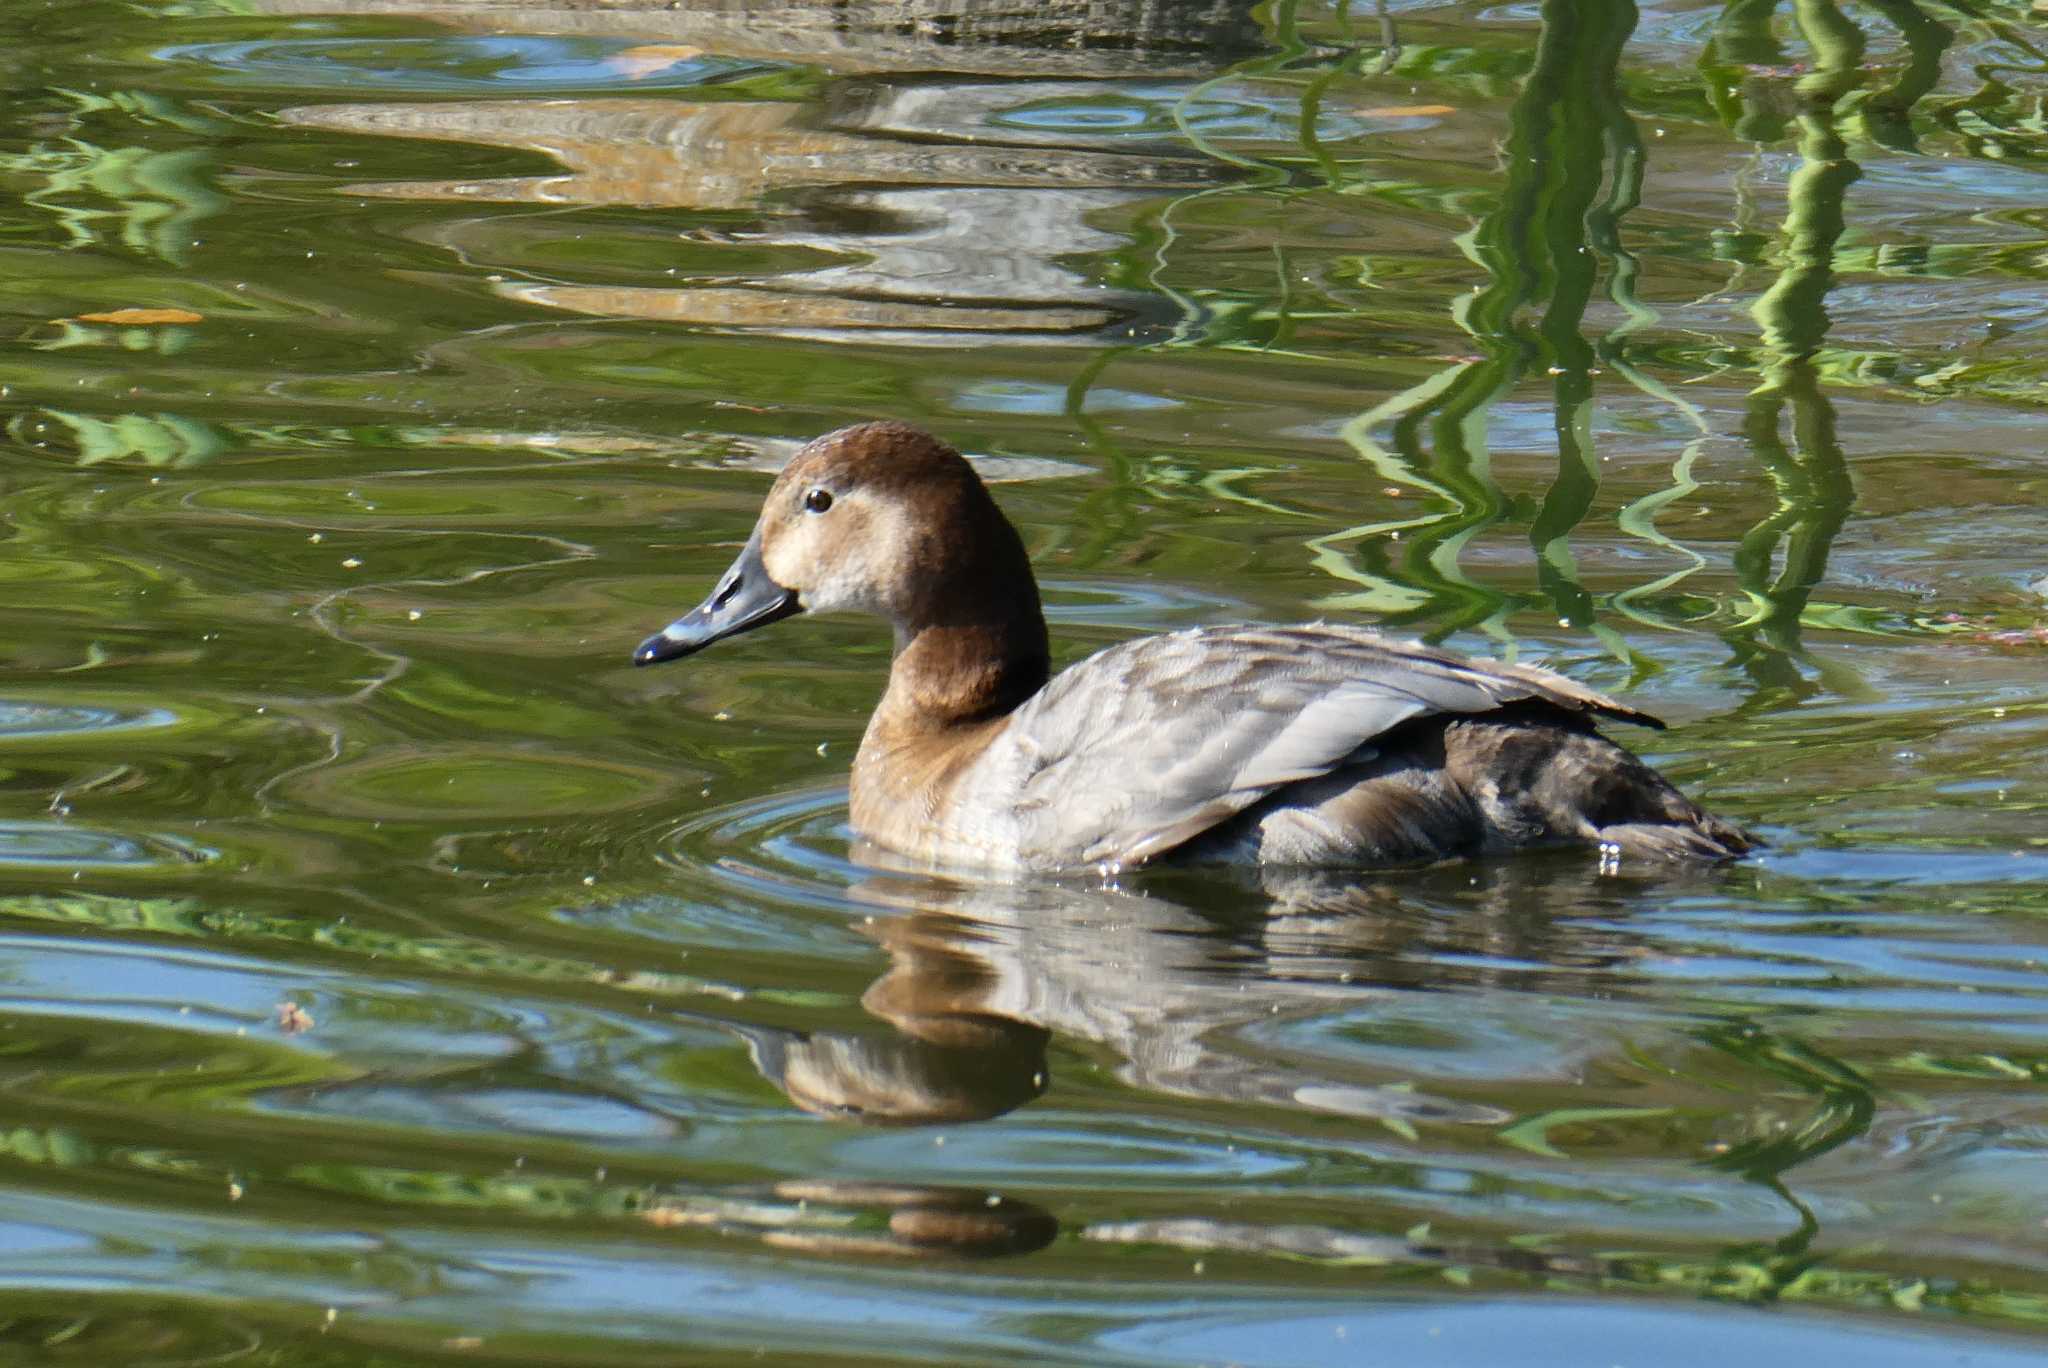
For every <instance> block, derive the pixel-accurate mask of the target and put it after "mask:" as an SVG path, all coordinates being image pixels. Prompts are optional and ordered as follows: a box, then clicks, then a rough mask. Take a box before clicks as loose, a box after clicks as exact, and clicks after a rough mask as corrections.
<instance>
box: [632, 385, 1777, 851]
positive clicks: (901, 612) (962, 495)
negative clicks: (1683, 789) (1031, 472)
mask: <svg viewBox="0 0 2048 1368" xmlns="http://www.w3.org/2000/svg"><path fill="white" fill-rule="evenodd" d="M841 609H847V610H858V611H862V612H868V613H873V614H875V615H877V616H878V617H881V618H884V619H886V620H887V621H888V622H889V623H890V625H891V626H892V627H894V628H895V631H896V650H895V659H894V662H893V663H892V664H891V665H890V667H889V684H888V688H887V689H886V690H885V691H884V692H883V694H882V700H881V702H880V703H879V704H877V705H876V707H875V714H874V717H873V718H872V719H870V720H869V722H868V728H867V734H866V735H865V736H864V737H862V738H861V743H860V752H859V754H858V755H856V756H855V757H854V761H853V778H852V793H851V798H852V815H853V827H854V830H855V832H856V833H858V834H859V835H860V836H861V837H863V838H865V839H866V840H867V841H870V842H873V843H874V844H875V845H876V846H878V847H881V848H882V849H883V850H885V851H887V852H890V853H891V855H892V856H893V857H895V858H896V859H899V860H908V861H909V862H912V863H915V864H922V865H928V866H937V867H965V868H979V869H983V870H996V871H1005V872H1013V873H1015V872H1045V873H1053V872H1059V871H1063V870H1081V869H1095V870H1100V869H1104V868H1110V869H1121V868H1128V867H1130V866H1134V865H1140V864H1144V863H1146V862H1148V861H1153V860H1159V859H1162V858H1172V859H1174V860H1177V861H1178V860H1219V859H1220V860H1230V861H1239V862H1256V863H1259V864H1266V865H1361V866H1362V865H1379V864H1392V863H1408V862H1415V861H1424V860H1434V859H1441V858H1444V857H1447V856H1454V855H1465V854H1474V853H1486V852H1498V851H1504V850H1509V849H1514V848H1518V847H1524V846H1555V845H1586V846H1598V847H1600V848H1601V851H1602V857H1603V859H1614V858H1618V857H1624V856H1642V857H1654V858H1657V859H1660V860H1661V859H1689V860H1718V859H1726V858H1731V857H1733V856H1736V855H1740V854H1742V853H1743V852H1744V851H1746V850H1748V849H1749V848H1750V846H1751V844H1752V843H1751V840H1750V838H1749V837H1748V836H1747V835H1746V834H1745V833H1744V832H1743V831H1741V830H1740V829H1739V828H1737V827H1735V826H1733V825H1731V824H1730V823H1728V822H1725V821H1722V820H1721V819H1720V818H1718V817H1715V816H1713V815H1712V814H1710V813H1707V812H1705V811H1703V810H1701V809H1700V808H1699V807H1698V806H1697V805H1695V804H1694V803H1693V802H1692V801H1691V800H1689V799H1687V798H1686V797H1685V796H1684V795H1683V794H1681V793H1679V792H1678V790H1677V789H1675V788H1673V787H1672V786H1671V784H1670V782H1669V781H1668V780H1666V779H1665V778H1664V776H1662V775H1661V774H1659V773H1657V772H1656V771H1655V770H1653V769H1651V768H1650V767H1649V766H1648V765H1645V764H1644V763H1643V762H1642V761H1640V760H1638V759H1637V758H1636V757H1635V756H1633V755H1631V754H1629V753H1628V752H1627V751H1625V750H1623V749H1622V748H1621V747H1619V746H1617V745H1615V744H1614V743H1613V742H1611V741H1609V740H1607V739H1606V738H1605V737H1603V736H1601V735H1600V734H1599V732H1597V731H1596V730H1594V726H1593V724H1594V721H1595V720H1596V719H1598V718H1603V717H1604V718H1612V719H1614V720H1616V721H1622V722H1636V723H1641V724H1643V725H1646V726H1651V727H1658V726H1661V725H1662V723H1660V722H1658V721H1657V719H1655V718H1653V717H1651V716H1649V715H1648V714H1646V713H1642V712H1638V711H1636V710H1635V709H1633V708H1630V707H1627V706H1625V705H1623V704H1620V703H1617V702H1615V701H1614V700H1612V699H1610V698H1607V697H1605V696H1603V695H1601V694H1598V693H1595V692H1594V691H1593V690H1591V689H1588V688H1585V687H1584V686H1582V685H1579V684H1575V683H1573V682H1572V681H1571V680H1569V679H1566V678H1565V677H1563V676H1562V675H1557V674H1553V673H1551V672H1550V671H1548V670H1541V669H1535V668H1532V667H1530V666H1526V665H1504V664H1499V663H1497V662H1494V661H1490V660H1475V659H1470V658H1468V657H1465V656H1460V655H1455V654H1453V653H1451V652H1449V651H1441V650H1437V649H1435V648H1434V647H1429V646H1423V645H1419V644H1417V643H1413V642H1406V641H1395V640H1390V639H1388V638H1386V637H1383V636H1380V635H1379V634H1378V633H1376V632H1370V631H1367V630H1365V629H1363V628H1359V627H1348V626H1341V625H1338V624H1334V623H1314V624H1309V625H1304V626H1293V627H1257V626H1228V627H1198V628H1193V629H1191V630H1188V631H1181V632H1174V633H1172V634H1171V635H1167V636H1152V637H1143V638H1140V639H1138V640H1136V641H1127V642H1124V643H1123V644H1121V645H1118V646H1112V647H1110V648H1109V649H1108V650H1106V651H1102V652H1099V653H1098V654H1096V655H1093V656H1090V657H1089V658H1088V659H1086V660H1083V661H1081V662H1080V663H1079V664H1076V665H1074V666H1072V667H1070V668H1068V669H1066V670H1063V671H1062V672H1061V673H1060V674H1058V675H1057V676H1050V670H1049V667H1048V655H1047V649H1046V634H1045V616H1044V614H1043V612H1042V611H1041V610H1040V608H1039V601H1038V586H1037V583H1036V582H1035V581H1034V579H1033V578H1032V574H1031V562H1030V560H1029V559H1028V558H1027V557H1026V555H1025V553H1024V544H1023V542H1022V541H1021V540H1020V539H1019V538H1018V536H1017V532H1016V529H1015V528H1013V527H1012V526H1011V525H1010V522H1009V520H1008V519H1007V518H1005V517H1004V516H1003V514H1002V511H1001V510H1000V509H998V508H997V507H996V504H995V500H994V499H992V498H990V497H989V492H988V489H987V488H986V487H985V486H984V485H983V484H982V482H981V478H980V476H978V475H977V474H975V472H974V469H973V467H972V466H970V465H969V464H968V463H967V462H966V461H965V460H964V459H962V457H961V456H960V454H959V453H958V452H957V451H954V450H953V449H952V448H951V447H949V446H947V445H946V444H945V443H943V442H941V441H939V440H938V439H937V438H934V437H932V436H931V435H929V434H928V433H925V432H922V431H920V430H919V429H917V428H915V427H911V426H909V425H908V424H904V423H889V422H884V423H862V424H859V425H857V426H854V427H848V428H841V429H840V430H839V431H837V432H830V433H827V434H826V435H824V436H823V437H820V438H818V439H817V440H816V441H813V442H811V443H810V444H809V445H807V446H805V447H804V448H803V449H802V450H801V451H799V452H797V454H796V456H795V457H794V458H793V459H792V460H791V461H790V463H789V465H788V466H787V467H786V468H785V469H784V470H783V472H782V474H781V475H780V476H779V477H778V478H777V479H776V481H775V485H774V488H772V489H770V490H769V491H768V498H767V502H766V503H765V505H764V506H763V508H762V510H761V517H760V520H759V521H758V522H757V523H756V524H755V525H754V532H753V535H752V536H751V537H749V538H748V539H747V544H746V547H745V549H744V550H742V551H741V552H740V554H739V558H738V559H737V560H736V561H734V562H733V565H732V568H731V569H730V570H728V571H726V572H725V576H724V578H722V579H721V580H719V582H718V586H717V588H716V589H714V590H713V591H712V593H711V596H710V597H709V598H707V599H705V600H704V602H703V603H701V604H699V605H698V606H697V607H696V608H694V609H692V610H691V611H690V612H689V613H687V614H685V615H684V616H683V617H680V618H678V619H677V620H676V621H674V622H672V623H670V624H669V625H668V626H667V627H664V628H662V629H661V631H659V632H657V633H656V634H655V635H653V636H651V637H649V638H647V640H646V641H644V642H642V643H641V645H640V648H639V649H638V650H637V651H636V652H634V656H633V659H634V661H635V662H636V663H638V664H641V665H651V664H654V663H655V662H657V661H663V660H673V659H676V658H677V657H679V656H686V655H689V654H691V653H692V652H695V651H699V650H702V649H703V648H704V647H706V646H709V645H710V644H711V643H712V642H714V641H718V640H720V639H721V638H724V637H729V636H736V635H738V634H739V633H741V632H748V631H752V630H753V629H754V628H756V627H765V626H766V625H768V624H769V623H771V622H775V621H777V620H778V619H781V618H786V617H789V616H791V615H792V614H795V613H800V612H812V613H826V612H835V611H838V610H841Z"/></svg>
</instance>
